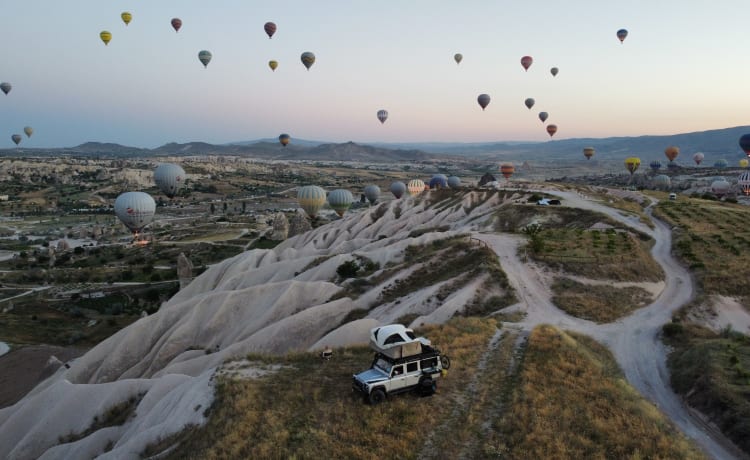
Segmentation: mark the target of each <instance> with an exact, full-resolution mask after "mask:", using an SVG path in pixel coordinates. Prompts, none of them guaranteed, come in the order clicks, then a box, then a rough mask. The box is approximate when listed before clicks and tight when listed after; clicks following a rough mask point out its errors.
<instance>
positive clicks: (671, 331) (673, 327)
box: [661, 323, 685, 338]
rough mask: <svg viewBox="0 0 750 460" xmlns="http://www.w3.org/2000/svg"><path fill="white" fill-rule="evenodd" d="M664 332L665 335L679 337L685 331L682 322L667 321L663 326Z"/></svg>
mask: <svg viewBox="0 0 750 460" xmlns="http://www.w3.org/2000/svg"><path fill="white" fill-rule="evenodd" d="M661 330H662V333H663V334H664V336H665V337H672V338H674V337H679V336H681V335H682V333H683V332H685V328H684V327H683V326H682V324H681V323H667V324H665V325H664V326H663V327H662V329H661Z"/></svg>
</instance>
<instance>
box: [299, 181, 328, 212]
mask: <svg viewBox="0 0 750 460" xmlns="http://www.w3.org/2000/svg"><path fill="white" fill-rule="evenodd" d="M297 202H298V203H299V206H300V208H302V210H304V211H305V213H307V215H308V216H310V217H312V218H315V216H317V215H318V211H320V210H321V209H322V208H323V205H324V204H326V191H325V190H323V189H322V188H320V187H318V186H317V185H305V186H304V187H300V188H298V189H297Z"/></svg>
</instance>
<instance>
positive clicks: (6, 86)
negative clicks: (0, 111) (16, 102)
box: [0, 81, 13, 94]
mask: <svg viewBox="0 0 750 460" xmlns="http://www.w3.org/2000/svg"><path fill="white" fill-rule="evenodd" d="M11 88H13V87H12V86H11V84H10V83H8V82H7V81H4V82H2V83H0V90H2V92H4V93H5V94H8V93H9V92H10V90H11Z"/></svg>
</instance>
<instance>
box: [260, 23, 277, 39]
mask: <svg viewBox="0 0 750 460" xmlns="http://www.w3.org/2000/svg"><path fill="white" fill-rule="evenodd" d="M263 30H265V31H266V34H267V35H268V38H271V37H273V34H275V33H276V24H274V23H273V22H267V23H265V24H264V25H263Z"/></svg>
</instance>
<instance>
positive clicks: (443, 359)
mask: <svg viewBox="0 0 750 460" xmlns="http://www.w3.org/2000/svg"><path fill="white" fill-rule="evenodd" d="M440 364H442V365H443V369H445V370H448V369H450V368H451V359H450V358H449V357H448V355H440Z"/></svg>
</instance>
